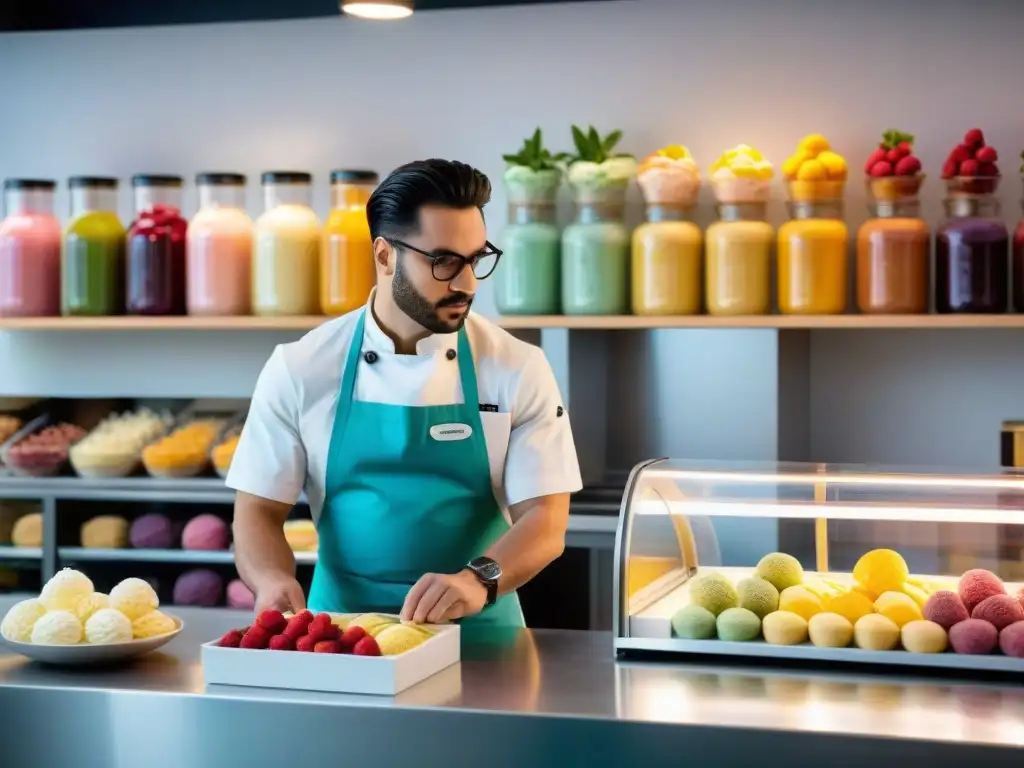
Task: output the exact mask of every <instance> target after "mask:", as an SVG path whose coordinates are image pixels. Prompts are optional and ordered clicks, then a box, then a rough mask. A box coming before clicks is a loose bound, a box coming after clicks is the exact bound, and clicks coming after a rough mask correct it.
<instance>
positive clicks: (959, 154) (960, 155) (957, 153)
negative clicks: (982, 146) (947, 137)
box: [949, 144, 974, 165]
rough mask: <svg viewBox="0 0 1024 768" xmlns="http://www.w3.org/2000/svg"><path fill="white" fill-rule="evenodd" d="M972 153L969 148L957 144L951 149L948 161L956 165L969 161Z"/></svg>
mask: <svg viewBox="0 0 1024 768" xmlns="http://www.w3.org/2000/svg"><path fill="white" fill-rule="evenodd" d="M973 155H974V153H973V152H972V151H971V148H970V147H968V146H967V145H966V144H957V145H956V146H955V147H953V151H952V152H950V153H949V159H950V160H953V161H954V162H956V163H957V164H958V165H959V164H960V163H962V162H963V161H964V160H970V159H971V157H973Z"/></svg>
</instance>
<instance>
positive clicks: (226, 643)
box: [217, 629, 244, 648]
mask: <svg viewBox="0 0 1024 768" xmlns="http://www.w3.org/2000/svg"><path fill="white" fill-rule="evenodd" d="M243 634H244V633H243V632H242V631H241V630H238V629H231V630H228V631H227V632H226V633H225V634H224V637H222V638H221V639H220V642H219V643H217V645H219V646H220V647H221V648H237V647H238V646H239V645H240V644H241V642H242V636H243Z"/></svg>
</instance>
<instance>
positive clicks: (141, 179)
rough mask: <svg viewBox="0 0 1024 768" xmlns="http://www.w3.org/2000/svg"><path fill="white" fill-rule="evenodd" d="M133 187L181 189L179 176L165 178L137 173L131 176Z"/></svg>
mask: <svg viewBox="0 0 1024 768" xmlns="http://www.w3.org/2000/svg"><path fill="white" fill-rule="evenodd" d="M132 186H133V187H183V186H185V180H184V179H183V178H181V176H166V175H164V174H160V173H137V174H135V175H134V176H132Z"/></svg>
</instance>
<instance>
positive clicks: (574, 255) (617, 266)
mask: <svg viewBox="0 0 1024 768" xmlns="http://www.w3.org/2000/svg"><path fill="white" fill-rule="evenodd" d="M573 197H574V202H575V206H576V220H575V222H574V223H572V224H570V225H569V226H567V227H566V228H565V231H564V232H563V233H562V312H563V313H565V314H566V315H623V314H626V313H627V312H628V311H629V246H630V237H629V230H628V229H627V228H626V225H625V222H624V218H625V211H626V188H625V187H624V186H623V187H618V186H615V187H604V188H597V189H594V188H589V187H584V188H575V189H574V193H573Z"/></svg>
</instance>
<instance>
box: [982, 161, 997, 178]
mask: <svg viewBox="0 0 1024 768" xmlns="http://www.w3.org/2000/svg"><path fill="white" fill-rule="evenodd" d="M978 175H979V176H985V177H988V178H995V177H996V176H998V175H999V168H998V167H996V164H995V163H982V164H981V165H980V166H979V167H978Z"/></svg>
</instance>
